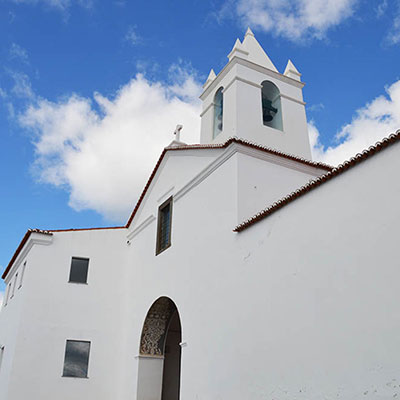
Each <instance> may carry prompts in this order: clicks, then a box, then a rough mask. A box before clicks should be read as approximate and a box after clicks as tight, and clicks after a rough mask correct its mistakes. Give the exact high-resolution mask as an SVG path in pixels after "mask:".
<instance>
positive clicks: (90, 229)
mask: <svg viewBox="0 0 400 400" xmlns="http://www.w3.org/2000/svg"><path fill="white" fill-rule="evenodd" d="M122 228H125V226H111V227H104V228H71V229H52V230H43V229H28V230H27V231H26V233H25V235H24V237H23V238H22V240H21V243H20V244H19V246H18V247H17V250H15V253H14V254H13V256H12V258H11V260H10V262H9V263H8V265H7V268H6V269H5V271H4V272H3V275H2V276H1V278H2V279H5V277H6V276H7V274H8V273H9V272H10V269H11V267H12V265H13V264H14V261H15V260H16V259H17V257H18V255H19V253H20V252H21V251H22V249H23V248H24V246H25V243H26V242H27V241H28V239H29V237H30V236H31V233H41V234H43V235H52V234H53V232H70V231H92V230H99V229H122Z"/></svg>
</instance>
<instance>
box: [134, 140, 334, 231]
mask: <svg viewBox="0 0 400 400" xmlns="http://www.w3.org/2000/svg"><path fill="white" fill-rule="evenodd" d="M231 143H238V144H242V145H244V146H247V147H250V148H253V149H257V150H261V151H264V152H266V153H269V154H273V155H277V156H280V157H284V158H286V159H289V160H293V161H297V162H299V163H302V164H305V165H309V166H311V167H317V168H321V169H325V170H327V171H331V170H332V169H333V167H332V166H330V165H327V164H324V163H321V162H314V161H310V160H306V159H305V158H302V157H297V156H295V155H292V154H288V153H284V152H282V151H278V150H274V149H271V148H269V147H266V146H261V145H258V144H256V143H252V142H249V141H247V140H243V139H239V138H236V137H233V138H229V139H228V140H227V141H226V142H224V143H221V144H192V145H182V146H175V147H166V148H165V149H164V150H163V152H162V153H161V156H160V157H159V159H158V161H157V163H156V166H155V167H154V169H153V172H152V173H151V175H150V178H149V180H148V181H147V183H146V186H145V187H144V190H143V191H142V194H141V195H140V197H139V200H138V202H137V203H136V206H135V208H134V209H133V212H132V214H131V216H130V217H129V219H128V222H127V223H126V227H129V225H130V224H131V222H132V220H133V218H134V216H135V215H136V213H137V211H138V209H139V207H140V205H141V203H142V201H143V199H144V197H145V195H146V193H147V190H148V189H149V187H150V185H151V182H152V181H153V179H154V176H155V175H156V173H157V170H158V168H159V167H160V164H161V162H162V160H163V158H164V156H165V154H166V152H167V151H174V150H198V149H224V148H226V147H228V146H229V145H230V144H231Z"/></svg>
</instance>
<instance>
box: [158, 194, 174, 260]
mask: <svg viewBox="0 0 400 400" xmlns="http://www.w3.org/2000/svg"><path fill="white" fill-rule="evenodd" d="M171 223H172V197H170V198H169V199H168V200H167V201H165V202H164V203H163V204H161V206H160V207H159V209H158V224H157V249H156V255H157V254H160V253H161V252H162V251H164V250H165V249H167V248H168V247H169V246H171Z"/></svg>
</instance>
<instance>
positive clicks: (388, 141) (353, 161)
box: [233, 130, 400, 232]
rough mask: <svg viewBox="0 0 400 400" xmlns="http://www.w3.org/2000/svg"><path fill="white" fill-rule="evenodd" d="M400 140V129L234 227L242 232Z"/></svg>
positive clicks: (235, 230)
mask: <svg viewBox="0 0 400 400" xmlns="http://www.w3.org/2000/svg"><path fill="white" fill-rule="evenodd" d="M398 141H400V130H398V131H397V132H396V133H395V134H392V135H390V136H389V137H387V138H385V139H383V140H382V141H381V142H377V143H376V144H375V145H374V146H371V147H369V148H368V149H366V150H364V151H363V152H362V153H358V154H356V155H355V156H354V157H352V158H350V160H348V161H345V162H344V163H343V164H340V165H338V166H337V167H336V168H333V169H332V170H331V171H329V172H328V173H326V174H324V175H321V176H320V177H318V178H316V179H313V180H312V181H310V182H309V183H307V184H306V185H304V186H302V187H300V188H299V189H297V190H295V191H294V192H292V193H290V194H288V195H287V196H285V197H283V198H282V199H280V200H278V201H276V202H275V203H273V204H272V205H270V206H269V207H267V208H265V209H264V210H262V211H260V212H259V213H257V214H255V215H254V216H252V217H251V218H249V219H247V220H246V221H244V222H242V223H241V224H239V225H237V226H236V227H235V228H234V230H233V231H234V232H241V231H243V230H244V229H246V228H248V227H249V226H251V225H253V224H255V223H256V222H258V221H261V220H262V219H264V218H266V217H268V216H269V215H271V214H272V213H274V212H275V211H277V210H279V209H281V208H282V207H284V206H286V205H287V204H289V203H291V202H292V201H294V200H296V199H297V198H299V197H301V196H303V195H304V194H306V193H308V192H310V191H311V190H313V189H315V188H316V187H318V186H320V185H322V184H323V183H325V182H327V181H329V180H330V179H332V178H334V177H336V176H338V175H341V174H342V173H343V172H345V171H347V170H348V169H350V168H352V167H354V166H355V165H357V164H359V163H361V162H362V161H364V160H366V159H367V158H369V157H371V156H373V155H374V154H376V153H379V152H380V151H381V150H383V149H385V148H386V147H388V146H390V145H392V144H394V143H396V142H398Z"/></svg>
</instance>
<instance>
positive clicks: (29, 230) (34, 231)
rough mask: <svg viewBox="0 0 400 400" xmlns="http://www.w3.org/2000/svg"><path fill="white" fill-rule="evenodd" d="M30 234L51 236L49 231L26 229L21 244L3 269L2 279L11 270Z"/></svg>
mask: <svg viewBox="0 0 400 400" xmlns="http://www.w3.org/2000/svg"><path fill="white" fill-rule="evenodd" d="M31 233H42V234H43V235H52V233H51V232H49V231H44V230H41V229H28V230H27V231H26V233H25V235H24V237H23V238H22V240H21V243H20V244H19V246H18V247H17V250H15V253H14V255H13V256H12V258H11V260H10V262H9V263H8V265H7V268H6V269H5V271H4V272H3V275H2V276H1V277H2V279H5V277H6V276H7V274H8V272H9V271H10V269H11V266H12V265H13V263H14V261H15V260H16V259H17V257H18V254H19V253H20V252H21V250H22V249H23V247H24V246H25V243H26V242H27V241H28V239H29V236H31Z"/></svg>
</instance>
